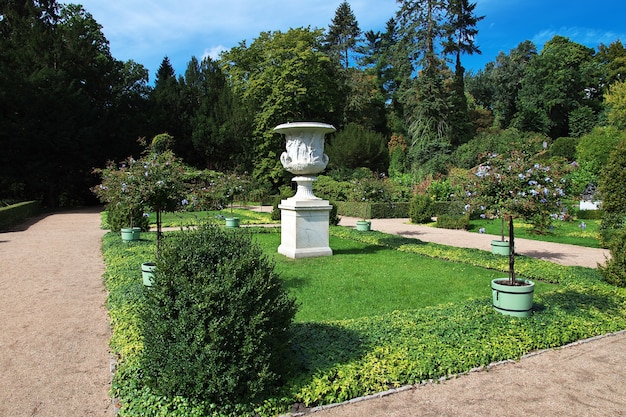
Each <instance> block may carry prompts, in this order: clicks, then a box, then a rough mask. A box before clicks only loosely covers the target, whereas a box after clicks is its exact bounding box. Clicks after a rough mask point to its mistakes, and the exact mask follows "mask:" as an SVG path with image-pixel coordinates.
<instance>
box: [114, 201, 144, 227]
mask: <svg viewBox="0 0 626 417" xmlns="http://www.w3.org/2000/svg"><path fill="white" fill-rule="evenodd" d="M131 211H132V222H131V220H130V219H131ZM107 223H108V225H109V228H110V230H111V231H112V232H119V231H120V229H122V228H123V227H131V226H133V227H141V230H142V231H144V232H146V231H148V230H149V229H150V220H149V218H148V217H146V216H144V215H143V209H142V208H134V209H131V208H129V207H128V206H122V205H115V204H109V205H107Z"/></svg>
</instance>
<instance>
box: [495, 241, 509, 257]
mask: <svg viewBox="0 0 626 417" xmlns="http://www.w3.org/2000/svg"><path fill="white" fill-rule="evenodd" d="M491 253H493V254H494V255H504V256H509V241H508V240H505V241H502V240H492V241H491Z"/></svg>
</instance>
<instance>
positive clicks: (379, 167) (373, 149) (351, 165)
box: [326, 123, 389, 172]
mask: <svg viewBox="0 0 626 417" xmlns="http://www.w3.org/2000/svg"><path fill="white" fill-rule="evenodd" d="M326 153H327V154H328V157H329V168H330V169H333V168H335V169H336V168H347V169H351V170H353V169H356V168H361V167H365V168H369V169H370V170H371V171H374V172H386V171H387V169H388V168H389V150H388V149H387V140H386V139H385V137H384V136H383V135H381V134H380V133H376V132H373V131H371V130H368V129H366V128H364V127H362V126H359V125H357V124H355V123H349V124H348V125H347V126H346V127H345V128H344V129H343V130H341V131H340V132H338V133H337V134H336V135H335V136H334V137H333V138H332V139H331V140H330V141H329V143H328V145H327V146H326Z"/></svg>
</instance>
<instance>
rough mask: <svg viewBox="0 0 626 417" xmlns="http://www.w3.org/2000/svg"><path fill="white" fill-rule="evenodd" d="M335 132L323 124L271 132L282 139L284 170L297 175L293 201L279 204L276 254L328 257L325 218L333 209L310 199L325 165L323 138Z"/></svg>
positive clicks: (292, 125)
mask: <svg viewBox="0 0 626 417" xmlns="http://www.w3.org/2000/svg"><path fill="white" fill-rule="evenodd" d="M334 131H335V128H334V127H333V126H332V125H329V124H326V123H317V122H295V123H284V124H281V125H278V126H276V127H275V128H274V132H276V133H280V134H283V135H285V138H286V139H287V143H286V151H285V152H283V153H282V155H281V156H280V162H281V163H282V164H283V167H284V168H285V169H286V170H287V171H289V172H291V173H292V174H294V175H296V176H295V177H294V178H293V180H294V181H296V182H297V183H298V189H297V191H296V194H295V195H294V196H293V197H290V198H288V199H286V200H282V201H281V204H280V205H279V206H278V207H279V208H280V210H281V244H280V246H279V247H278V252H279V253H281V254H283V255H285V256H287V257H290V258H305V257H315V256H329V255H332V253H333V251H332V249H331V248H330V246H329V245H328V241H329V239H328V218H329V213H330V210H331V208H332V206H331V205H330V204H329V203H328V201H327V200H322V199H321V198H317V197H315V195H313V189H312V185H313V181H315V180H316V178H315V174H318V173H320V172H322V171H323V170H324V169H325V168H326V165H327V164H328V156H327V155H326V154H324V136H325V135H326V134H327V133H332V132H334Z"/></svg>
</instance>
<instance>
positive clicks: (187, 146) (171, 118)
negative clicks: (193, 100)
mask: <svg viewBox="0 0 626 417" xmlns="http://www.w3.org/2000/svg"><path fill="white" fill-rule="evenodd" d="M150 102H151V112H150V126H151V130H150V132H149V134H148V136H149V137H152V136H154V135H156V134H158V133H162V132H167V133H169V134H170V135H171V136H173V137H174V141H175V144H174V147H173V150H174V153H176V155H178V156H180V157H181V158H182V159H183V160H185V161H187V160H189V156H190V152H191V153H193V148H192V147H191V143H190V138H191V133H190V129H189V124H188V123H185V120H184V118H185V114H184V109H183V97H182V87H181V83H179V81H178V80H177V79H176V72H175V71H174V67H172V64H171V63H170V60H169V58H168V57H167V56H166V57H164V58H163V61H161V65H160V66H159V69H158V70H157V73H156V77H155V82H154V89H153V90H152V93H151V96H150Z"/></svg>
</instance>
